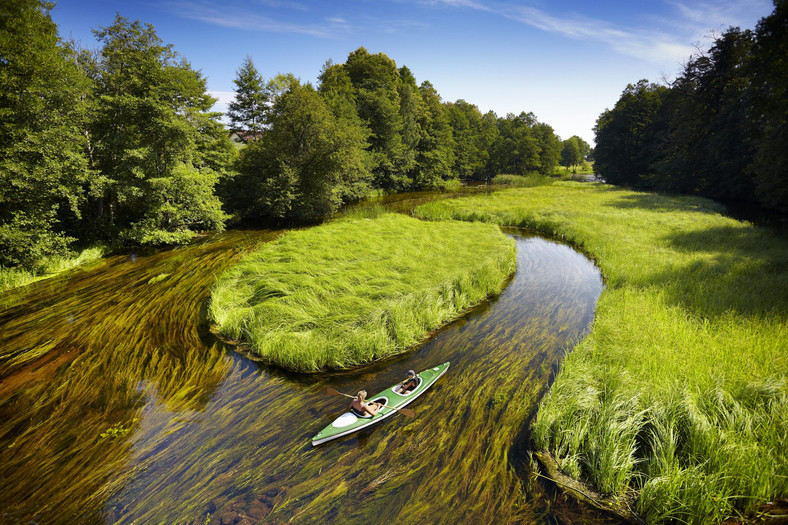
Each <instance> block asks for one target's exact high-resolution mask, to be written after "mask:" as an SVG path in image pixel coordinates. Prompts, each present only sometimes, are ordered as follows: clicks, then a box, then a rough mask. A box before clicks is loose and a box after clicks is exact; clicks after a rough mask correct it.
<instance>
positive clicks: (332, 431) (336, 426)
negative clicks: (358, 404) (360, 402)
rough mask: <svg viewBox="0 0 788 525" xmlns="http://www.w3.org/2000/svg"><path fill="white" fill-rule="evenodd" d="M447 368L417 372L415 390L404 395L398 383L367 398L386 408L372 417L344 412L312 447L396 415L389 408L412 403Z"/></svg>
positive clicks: (447, 366)
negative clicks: (400, 391)
mask: <svg viewBox="0 0 788 525" xmlns="http://www.w3.org/2000/svg"><path fill="white" fill-rule="evenodd" d="M448 368H449V363H443V364H442V365H438V366H436V367H434V368H428V369H427V370H424V371H423V372H419V373H418V374H416V380H417V381H418V385H417V386H416V388H414V389H413V390H411V391H410V392H408V393H406V394H400V393H399V392H398V390H399V388H398V387H399V383H397V384H396V385H394V386H392V387H391V388H388V389H386V390H384V391H383V392H381V393H379V394H377V395H374V396H371V397H369V398H368V399H369V402H370V403H374V402H378V403H383V404H384V405H386V406H384V407H381V408H380V411H379V412H378V413H377V414H375V416H374V417H369V416H366V417H360V416H358V415H356V414H355V413H353V412H350V411H348V412H345V413H344V414H342V415H341V416H339V417H338V418H336V419H335V420H334V422H333V423H331V424H330V425H328V426H327V427H326V428H324V429H323V430H321V431H320V432H318V434H317V435H316V436H315V437H313V438H312V445H313V446H314V445H319V444H321V443H325V442H326V441H331V440H332V439H336V438H338V437H342V436H347V435H348V434H352V433H353V432H358V431H359V430H361V429H362V428H366V427H368V426H370V425H374V424H375V423H380V422H381V421H383V420H384V419H386V418H387V417H389V416H391V415H394V414H396V413H397V411H396V410H394V409H391V408H389V407H394V408H402V407H404V406H405V405H407V404H408V403H410V402H412V401H413V400H414V399H416V398H417V397H419V396H420V395H421V394H423V393H424V392H425V391H426V390H427V389H428V388H429V387H431V386H432V384H433V383H435V381H437V380H438V378H439V377H440V376H442V375H443V374H444V373H445V372H446V369H448Z"/></svg>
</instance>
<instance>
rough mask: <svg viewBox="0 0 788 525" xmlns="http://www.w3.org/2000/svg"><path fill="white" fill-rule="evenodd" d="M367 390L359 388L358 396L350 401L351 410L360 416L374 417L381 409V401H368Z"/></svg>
mask: <svg viewBox="0 0 788 525" xmlns="http://www.w3.org/2000/svg"><path fill="white" fill-rule="evenodd" d="M366 399H367V391H366V390H359V391H358V394H356V398H355V399H354V400H353V401H351V402H350V411H351V412H353V413H354V414H355V415H357V416H358V417H373V416H374V415H375V414H377V413H378V410H380V403H367V401H366Z"/></svg>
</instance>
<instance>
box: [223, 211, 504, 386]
mask: <svg viewBox="0 0 788 525" xmlns="http://www.w3.org/2000/svg"><path fill="white" fill-rule="evenodd" d="M514 265H515V251H514V244H513V242H512V241H511V240H510V239H507V238H506V237H505V236H504V235H503V234H502V233H501V232H500V231H499V230H498V228H497V227H494V226H489V225H474V224H467V223H462V222H447V223H433V222H422V221H419V220H416V219H412V218H409V217H405V216H401V215H395V214H384V215H381V216H379V217H378V218H375V219H349V220H344V221H338V222H334V223H331V224H326V225H323V226H320V227H317V228H313V229H309V230H302V231H292V232H289V233H287V234H286V235H284V236H283V237H282V238H281V239H278V240H276V241H274V242H271V243H268V244H266V245H264V246H262V247H261V248H260V249H259V250H258V251H256V252H254V253H250V254H248V255H247V256H245V257H244V259H243V260H242V261H241V262H240V263H239V264H238V265H237V266H235V267H233V268H231V269H229V270H227V271H226V272H225V273H224V274H222V275H221V276H220V278H219V279H218V281H217V283H216V285H215V286H214V288H213V291H212V296H211V304H210V315H211V317H212V318H213V319H214V320H215V321H216V323H217V325H218V326H219V327H220V330H221V332H222V334H223V335H225V336H227V337H229V338H231V339H235V340H243V341H245V342H247V343H248V344H249V345H251V347H252V349H253V352H254V353H255V354H257V355H258V356H260V357H261V358H263V359H264V360H266V361H269V362H272V363H275V364H277V365H279V366H281V367H283V368H287V369H291V370H298V371H309V370H319V369H325V368H335V369H340V368H347V367H350V366H353V365H357V364H360V363H364V362H368V361H371V360H374V359H379V358H382V357H385V356H387V355H392V354H396V353H400V352H403V351H405V350H407V349H408V348H409V347H411V346H413V345H415V344H416V343H417V342H419V341H420V340H422V339H423V338H424V337H425V336H426V335H428V334H429V332H430V331H432V330H435V329H436V328H438V327H440V326H441V325H443V324H445V323H446V322H448V321H450V320H451V319H454V318H456V317H457V316H458V315H459V314H460V313H461V312H463V311H464V310H465V309H467V308H469V307H471V306H473V305H475V304H477V303H479V302H480V301H482V300H483V299H485V298H486V297H488V296H490V295H493V294H496V293H498V292H499V291H500V290H501V288H502V286H503V284H504V283H505V281H506V279H507V278H508V277H509V276H510V275H511V274H512V272H513V271H514V267H515V266H514Z"/></svg>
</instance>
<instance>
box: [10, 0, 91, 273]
mask: <svg viewBox="0 0 788 525" xmlns="http://www.w3.org/2000/svg"><path fill="white" fill-rule="evenodd" d="M51 8H52V4H50V3H48V2H42V1H39V0H9V1H7V2H4V3H3V15H2V16H0V50H1V51H0V265H5V266H20V267H23V268H26V269H28V270H32V269H34V267H35V266H36V264H37V263H38V261H39V260H41V259H42V258H44V257H48V256H51V255H54V254H60V253H66V252H67V248H68V246H69V244H70V243H71V242H72V241H73V240H74V238H73V237H71V236H69V235H68V234H67V233H65V232H64V231H63V229H62V226H61V223H62V222H64V221H65V222H68V221H71V220H75V219H78V218H79V216H80V205H81V204H82V201H83V200H84V194H83V193H82V186H83V184H85V182H86V180H87V178H88V173H89V172H88V169H87V163H86V161H85V157H84V156H83V155H82V148H83V145H84V143H85V139H84V135H83V129H84V120H85V114H86V105H85V103H84V98H85V95H86V93H87V88H88V81H87V79H85V78H84V76H83V75H82V74H81V72H80V71H79V68H78V67H77V65H76V63H75V60H74V53H73V52H72V50H71V49H70V48H69V47H67V46H65V45H63V44H62V43H61V42H60V40H59V38H58V35H57V27H56V26H55V24H54V22H53V21H52V19H51V17H50V16H49V10H50V9H51Z"/></svg>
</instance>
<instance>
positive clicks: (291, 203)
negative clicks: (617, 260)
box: [0, 0, 588, 270]
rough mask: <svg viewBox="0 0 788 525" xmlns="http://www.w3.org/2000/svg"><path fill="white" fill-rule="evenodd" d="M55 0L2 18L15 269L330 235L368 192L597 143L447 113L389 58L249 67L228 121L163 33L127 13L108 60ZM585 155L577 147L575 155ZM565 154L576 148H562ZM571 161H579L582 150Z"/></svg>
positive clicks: (459, 109)
mask: <svg viewBox="0 0 788 525" xmlns="http://www.w3.org/2000/svg"><path fill="white" fill-rule="evenodd" d="M52 8H53V4H51V3H48V2H44V1H42V0H11V1H9V2H4V7H3V10H4V13H3V16H2V17H0V49H2V52H0V112H1V113H2V122H1V123H0V203H1V204H2V207H0V266H3V267H7V268H12V267H19V268H28V269H32V270H35V268H36V266H37V265H38V264H40V261H41V260H42V259H45V258H46V257H48V256H53V255H60V254H67V253H69V250H71V249H73V247H75V246H84V245H86V244H88V243H91V242H100V243H105V244H106V245H108V246H128V245H140V244H142V245H162V244H177V243H183V242H188V241H189V240H191V239H192V238H193V237H194V236H195V235H196V234H197V233H198V232H201V231H209V230H212V231H221V230H222V229H223V228H224V227H225V226H226V225H228V224H234V223H238V222H247V223H255V224H262V225H268V224H275V225H282V224H299V223H315V222H318V221H320V220H321V219H323V218H325V217H327V216H329V215H331V214H332V213H333V212H335V211H336V210H337V209H338V208H339V207H340V206H341V205H343V204H345V203H347V202H351V201H355V200H359V199H362V198H364V197H368V196H370V195H375V194H381V193H388V192H399V191H411V190H420V189H436V188H442V187H447V186H453V185H454V186H456V185H459V181H460V180H461V179H463V180H469V179H477V180H483V179H486V178H488V177H491V176H493V175H495V174H497V173H511V174H525V173H534V172H535V173H541V174H545V175H547V174H551V173H552V172H553V170H554V168H555V166H556V165H558V163H559V160H561V161H562V164H565V165H567V166H568V165H569V164H566V163H577V162H579V157H578V155H580V153H579V152H583V151H584V152H587V150H588V145H587V144H585V143H584V142H583V141H582V139H579V137H573V138H572V140H571V141H569V140H568V142H567V144H566V145H567V146H568V149H567V151H566V152H564V155H563V157H562V155H561V153H562V146H564V143H562V141H561V140H560V139H559V137H558V136H556V134H555V133H554V131H553V129H552V127H550V126H549V125H548V124H545V123H543V122H539V121H538V120H537V118H536V116H535V115H534V114H533V113H526V112H522V113H520V114H519V115H515V114H508V115H506V116H505V117H498V116H497V115H495V113H493V112H488V113H484V114H483V113H482V112H481V111H480V110H479V109H478V108H477V106H475V105H473V104H471V103H469V102H466V101H464V100H458V101H456V102H444V101H443V100H442V99H441V97H440V95H439V94H438V92H437V91H436V89H435V87H434V86H433V85H431V84H430V83H429V82H427V81H423V82H421V83H420V84H419V83H417V81H416V79H415V78H414V76H413V74H412V73H411V71H410V70H409V69H408V68H407V67H405V66H400V67H398V66H397V64H396V63H395V61H394V60H392V59H391V58H389V57H388V56H386V55H385V54H382V53H378V54H371V53H369V52H368V51H367V50H366V49H364V48H359V49H357V50H356V51H354V52H352V53H350V54H349V56H348V57H347V60H346V61H345V63H342V64H335V63H333V62H331V61H330V60H329V61H327V62H326V64H325V66H324V67H323V69H322V71H321V72H320V74H319V77H318V82H317V85H312V84H311V83H308V82H307V83H304V82H301V81H300V80H299V79H297V78H295V77H294V76H293V75H291V74H279V75H276V76H274V77H272V78H270V79H268V80H265V79H264V78H263V77H262V76H261V74H260V73H259V72H258V70H257V68H256V67H255V64H254V63H253V61H252V59H251V58H250V57H249V56H247V57H246V59H245V60H244V61H243V62H242V64H240V66H239V68H238V69H237V72H236V78H235V81H234V82H235V85H236V98H235V100H234V102H232V103H231V104H230V105H229V110H228V114H227V117H228V118H229V120H230V122H231V127H232V129H233V130H234V131H236V135H237V136H240V137H242V139H243V141H242V143H241V144H234V143H233V142H232V141H231V140H230V138H229V136H230V133H229V130H228V129H227V127H226V126H225V124H224V123H223V122H222V120H221V119H222V114H221V113H218V112H215V111H212V107H213V105H214V103H215V102H216V99H214V98H212V97H211V96H210V95H209V94H208V91H207V80H206V78H205V77H204V76H203V75H202V74H201V72H200V71H199V70H198V69H195V68H194V67H193V66H192V65H191V64H190V62H189V61H188V60H187V59H186V58H184V57H182V56H181V55H180V54H178V53H177V52H176V51H175V50H174V49H173V46H172V45H169V44H166V43H164V42H163V41H162V40H161V38H159V37H158V35H157V34H156V30H155V28H154V27H153V26H152V25H150V24H146V23H143V22H141V21H139V20H129V19H127V18H125V17H123V16H121V15H120V14H118V15H117V16H116V18H115V20H114V21H113V22H112V23H111V24H110V25H108V26H107V27H99V28H98V29H95V30H94V35H95V38H96V42H97V47H96V48H95V49H88V48H83V47H81V46H80V45H77V44H75V43H73V42H65V41H63V40H61V38H60V37H59V34H58V28H57V26H56V24H55V23H54V22H53V20H52V19H51V16H50V11H51V9H52ZM578 145H579V146H578ZM565 149H566V148H565ZM567 152H568V153H567Z"/></svg>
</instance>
